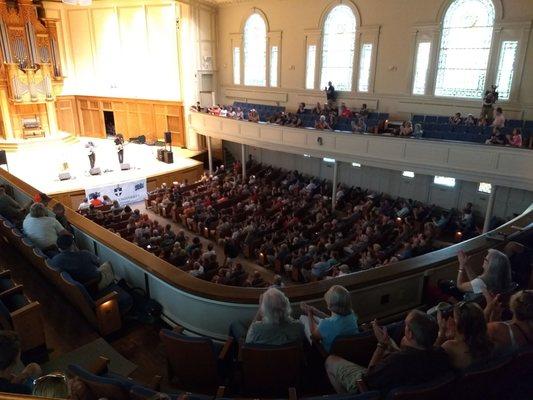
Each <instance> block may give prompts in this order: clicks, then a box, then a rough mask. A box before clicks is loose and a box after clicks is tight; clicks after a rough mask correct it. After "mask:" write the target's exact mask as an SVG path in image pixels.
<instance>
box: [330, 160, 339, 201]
mask: <svg viewBox="0 0 533 400" xmlns="http://www.w3.org/2000/svg"><path fill="white" fill-rule="evenodd" d="M338 166H339V162H338V161H336V160H335V164H333V190H332V193H331V209H332V210H334V209H335V205H336V204H335V203H336V202H337V201H336V199H335V197H337V181H338V172H339V169H338Z"/></svg>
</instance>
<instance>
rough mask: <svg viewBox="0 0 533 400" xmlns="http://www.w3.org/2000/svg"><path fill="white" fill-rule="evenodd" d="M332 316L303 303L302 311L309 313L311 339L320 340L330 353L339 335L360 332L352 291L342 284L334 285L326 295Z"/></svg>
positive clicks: (325, 298)
mask: <svg viewBox="0 0 533 400" xmlns="http://www.w3.org/2000/svg"><path fill="white" fill-rule="evenodd" d="M324 300H325V301H326V305H327V307H328V310H329V311H331V316H328V315H327V314H326V313H323V312H322V311H320V310H317V309H316V308H315V307H312V306H310V305H308V304H305V303H302V304H301V308H302V311H303V312H305V313H306V314H307V318H308V320H309V331H310V333H311V339H314V340H316V341H320V342H321V343H322V345H323V346H324V348H325V349H326V351H327V352H328V353H329V351H330V350H331V345H332V344H333V341H334V340H335V338H336V337H337V336H342V335H355V334H356V333H358V332H359V328H358V326H357V315H355V313H354V312H353V309H352V300H351V298H350V293H349V292H348V291H347V290H346V289H345V288H344V287H342V286H339V285H335V286H332V287H331V288H330V289H329V290H328V291H327V292H326V294H325V295H324Z"/></svg>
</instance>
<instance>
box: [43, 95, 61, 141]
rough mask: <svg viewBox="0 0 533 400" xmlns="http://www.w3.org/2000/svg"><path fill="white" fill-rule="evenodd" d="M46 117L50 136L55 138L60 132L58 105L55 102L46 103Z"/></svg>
mask: <svg viewBox="0 0 533 400" xmlns="http://www.w3.org/2000/svg"><path fill="white" fill-rule="evenodd" d="M46 116H47V117H48V129H49V134H50V136H55V135H56V134H57V133H58V132H59V128H58V127H57V114H56V103H55V102H53V101H47V102H46Z"/></svg>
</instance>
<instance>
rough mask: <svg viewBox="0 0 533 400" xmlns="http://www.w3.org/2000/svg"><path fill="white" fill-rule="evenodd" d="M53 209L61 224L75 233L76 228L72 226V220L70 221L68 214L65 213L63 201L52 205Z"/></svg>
mask: <svg viewBox="0 0 533 400" xmlns="http://www.w3.org/2000/svg"><path fill="white" fill-rule="evenodd" d="M52 211H53V213H54V215H55V216H56V219H57V220H58V221H59V223H60V224H61V226H62V227H63V228H65V229H66V230H67V231H69V232H70V233H72V234H74V228H72V225H70V222H68V220H67V216H66V215H65V206H64V205H63V204H61V203H56V204H54V206H53V207H52Z"/></svg>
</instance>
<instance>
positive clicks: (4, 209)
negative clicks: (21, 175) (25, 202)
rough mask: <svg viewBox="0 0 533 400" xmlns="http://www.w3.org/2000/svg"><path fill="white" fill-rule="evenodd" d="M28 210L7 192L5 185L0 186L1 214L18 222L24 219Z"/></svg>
mask: <svg viewBox="0 0 533 400" xmlns="http://www.w3.org/2000/svg"><path fill="white" fill-rule="evenodd" d="M25 212H26V210H25V209H24V208H23V207H22V206H21V205H20V204H19V203H18V202H17V201H16V200H15V199H13V198H12V197H11V196H9V195H8V194H7V193H6V189H5V187H4V186H0V215H2V216H3V217H4V218H7V219H8V220H9V221H11V222H13V223H15V224H18V223H20V222H21V221H22V220H23V219H24V214H25Z"/></svg>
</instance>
